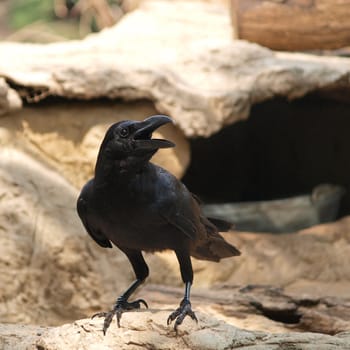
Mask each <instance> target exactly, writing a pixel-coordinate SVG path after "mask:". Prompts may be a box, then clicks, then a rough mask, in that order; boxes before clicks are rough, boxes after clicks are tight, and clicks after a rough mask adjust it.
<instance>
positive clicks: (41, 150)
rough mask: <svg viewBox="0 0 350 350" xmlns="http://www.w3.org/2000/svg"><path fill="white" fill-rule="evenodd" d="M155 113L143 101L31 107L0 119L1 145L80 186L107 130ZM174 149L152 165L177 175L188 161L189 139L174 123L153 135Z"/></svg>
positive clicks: (161, 154)
mask: <svg viewBox="0 0 350 350" xmlns="http://www.w3.org/2000/svg"><path fill="white" fill-rule="evenodd" d="M154 114H159V112H157V110H156V109H155V108H154V106H153V104H152V103H150V102H146V101H139V102H134V103H120V102H119V103H118V102H112V101H99V102H98V101H95V102H90V103H87V102H85V103H84V102H70V101H61V102H60V103H58V104H57V103H54V104H44V105H40V106H37V105H36V106H29V107H25V108H24V109H22V110H19V111H18V112H16V113H13V114H11V115H8V116H5V117H2V118H1V120H0V145H4V146H12V147H15V148H16V149H21V150H23V151H24V152H26V153H29V154H31V156H34V157H35V158H36V159H37V160H39V161H40V162H41V163H44V164H46V165H48V166H50V167H52V168H53V169H55V170H56V171H57V172H58V173H60V174H62V175H63V176H64V177H65V178H66V179H67V180H68V181H69V182H70V183H72V184H73V185H74V186H76V187H77V188H81V187H82V186H83V185H84V184H85V182H86V181H87V180H88V179H90V178H91V177H92V176H93V172H94V167H95V162H96V158H97V152H98V149H99V147H100V144H101V142H102V140H103V137H104V135H105V132H106V130H107V128H108V127H109V126H110V125H111V124H113V123H116V122H118V121H121V120H127V119H132V120H143V119H145V118H146V117H149V116H151V115H154ZM154 137H160V138H166V139H169V140H171V141H173V142H174V143H175V144H176V147H175V148H169V149H163V150H160V151H159V152H157V154H156V155H155V156H154V157H153V161H154V163H156V164H158V165H160V166H162V167H164V168H166V169H168V170H169V171H170V172H172V173H173V174H174V175H175V176H177V177H181V176H182V175H183V174H184V172H185V170H186V169H187V166H188V164H189V161H190V149H189V144H188V141H187V140H186V139H185V137H184V135H183V133H182V132H181V131H180V130H179V129H178V127H176V126H175V125H166V126H164V127H162V128H160V129H159V130H157V131H156V132H155V133H154Z"/></svg>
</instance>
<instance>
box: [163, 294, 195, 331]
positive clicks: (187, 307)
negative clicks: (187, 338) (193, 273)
mask: <svg viewBox="0 0 350 350" xmlns="http://www.w3.org/2000/svg"><path fill="white" fill-rule="evenodd" d="M186 316H190V317H191V318H192V320H194V321H196V322H198V320H197V317H196V315H195V313H194V312H193V311H192V309H191V303H190V301H189V300H188V299H182V301H181V303H180V306H179V307H178V308H177V309H176V310H175V311H174V312H172V313H171V314H170V315H169V317H168V320H167V324H168V326H169V325H170V323H171V322H172V321H174V320H175V324H174V329H175V331H176V332H177V327H178V326H179V325H180V324H181V323H182V321H183V320H184V319H185V317H186Z"/></svg>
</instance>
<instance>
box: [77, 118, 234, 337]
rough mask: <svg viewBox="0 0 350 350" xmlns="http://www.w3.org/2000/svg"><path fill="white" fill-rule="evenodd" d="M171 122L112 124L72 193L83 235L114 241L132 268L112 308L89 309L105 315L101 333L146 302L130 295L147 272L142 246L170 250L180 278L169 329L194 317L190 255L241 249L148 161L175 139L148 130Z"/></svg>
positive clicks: (215, 257) (217, 255) (206, 256)
mask: <svg viewBox="0 0 350 350" xmlns="http://www.w3.org/2000/svg"><path fill="white" fill-rule="evenodd" d="M171 122H172V119H171V118H169V117H167V116H165V115H154V116H151V117H149V118H147V119H145V120H144V121H132V120H126V121H121V122H118V123H115V124H113V125H112V126H111V127H110V128H109V129H108V130H107V132H106V135H105V137H104V139H103V141H102V144H101V147H100V150H99V153H98V157H97V162H96V167H95V176H94V178H92V179H91V180H90V181H88V182H87V183H86V184H85V186H84V187H83V189H82V191H81V193H80V195H79V198H78V200H77V211H78V214H79V217H80V219H81V221H82V223H83V225H84V226H85V229H86V231H87V232H88V233H89V235H90V236H91V237H92V238H93V239H94V240H95V241H96V243H98V244H99V245H100V246H101V247H105V248H112V244H111V243H114V245H116V246H117V247H118V248H119V249H120V250H121V251H122V252H123V253H125V255H126V256H127V257H128V259H129V260H130V263H131V265H132V267H133V269H134V272H135V275H136V280H135V281H134V282H133V283H132V284H131V285H130V286H129V288H128V289H127V290H126V291H125V292H124V293H123V294H122V295H121V296H120V297H119V298H118V299H117V300H116V303H115V305H114V306H113V308H112V310H111V311H108V312H100V313H98V314H95V315H94V316H99V317H104V325H103V332H104V334H106V331H107V329H108V327H109V325H110V323H111V321H112V319H113V316H114V315H116V318H117V323H118V327H120V319H121V316H122V313H123V312H125V311H129V310H132V309H138V308H140V306H141V304H143V305H144V306H146V307H148V306H147V303H146V302H145V301H144V300H143V299H138V300H136V301H132V302H129V297H130V296H131V295H132V294H133V293H134V291H135V290H136V289H137V287H138V286H139V285H141V284H142V283H143V282H144V281H145V279H146V277H147V276H148V274H149V270H148V266H147V264H146V262H145V260H144V258H143V256H142V251H146V252H154V251H162V250H165V249H171V250H174V251H175V254H176V256H177V259H178V262H179V265H180V271H181V277H182V280H183V282H184V283H185V294H184V298H183V299H182V301H181V302H180V305H179V307H178V308H177V309H176V310H175V311H174V312H172V313H171V314H170V316H169V317H168V320H167V324H168V325H169V324H170V323H171V322H172V321H174V320H175V323H174V329H175V331H177V327H178V326H179V325H180V324H181V323H182V321H183V320H184V318H185V317H186V316H190V317H191V318H192V319H193V320H195V321H197V318H196V315H195V314H194V312H193V311H192V309H191V303H190V288H191V285H192V282H193V270H192V264H191V256H193V257H195V258H197V259H202V260H209V261H216V262H218V261H220V259H222V258H226V257H231V256H235V255H240V252H239V251H238V250H237V249H236V248H235V247H234V246H232V245H230V244H229V243H227V242H226V241H225V240H224V238H223V237H222V236H220V234H219V233H218V231H219V230H220V229H221V230H222V231H225V230H226V231H227V230H229V229H230V228H231V224H229V223H227V222H225V221H223V220H218V219H208V218H206V217H205V216H204V215H203V214H202V212H201V209H200V203H199V200H198V198H197V197H196V196H195V195H193V194H192V193H190V192H189V191H188V190H187V188H186V187H185V185H184V184H183V183H181V182H180V181H179V180H178V179H176V178H175V176H173V175H172V174H170V173H169V172H168V171H166V170H165V169H163V168H161V167H159V166H157V165H155V164H153V163H151V162H150V161H149V160H150V159H151V157H152V156H153V155H154V153H156V152H157V150H158V149H160V148H169V147H174V146H175V144H174V143H172V142H171V141H168V140H163V139H153V138H152V132H153V131H154V130H156V129H157V128H159V127H160V126H162V125H164V124H166V123H171ZM94 316H93V317H94Z"/></svg>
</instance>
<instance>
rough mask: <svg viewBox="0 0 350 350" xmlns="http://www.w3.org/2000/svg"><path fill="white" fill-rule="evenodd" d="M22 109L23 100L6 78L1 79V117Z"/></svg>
mask: <svg viewBox="0 0 350 350" xmlns="http://www.w3.org/2000/svg"><path fill="white" fill-rule="evenodd" d="M21 107H22V100H21V99H20V97H19V96H18V94H17V92H16V91H15V90H14V89H11V88H10V87H9V86H8V84H7V83H6V81H5V79H4V78H0V116H1V115H3V114H6V113H8V112H11V111H16V110H18V109H20V108H21Z"/></svg>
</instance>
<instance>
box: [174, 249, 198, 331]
mask: <svg viewBox="0 0 350 350" xmlns="http://www.w3.org/2000/svg"><path fill="white" fill-rule="evenodd" d="M175 253H176V256H177V259H178V261H179V264H180V271H181V277H182V280H183V282H184V283H185V295H184V298H183V299H182V300H181V302H180V306H179V307H178V308H177V309H176V310H175V311H174V312H172V313H171V314H170V315H169V317H168V320H167V324H168V325H170V323H171V322H172V321H174V320H175V324H174V329H175V331H176V332H177V327H178V326H179V325H180V324H181V323H182V322H183V320H184V319H185V317H186V316H190V317H191V318H192V320H195V321H196V322H198V320H197V317H196V315H195V313H194V312H193V311H192V308H191V302H190V290H191V285H192V282H193V270H192V264H191V258H190V255H189V254H187V253H185V252H183V251H176V252H175Z"/></svg>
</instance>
